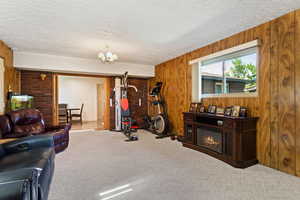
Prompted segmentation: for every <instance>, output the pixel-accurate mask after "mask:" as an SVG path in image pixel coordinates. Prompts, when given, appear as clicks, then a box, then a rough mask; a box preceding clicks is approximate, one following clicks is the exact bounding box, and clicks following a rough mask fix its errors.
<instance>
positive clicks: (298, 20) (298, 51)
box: [295, 11, 300, 176]
mask: <svg viewBox="0 0 300 200" xmlns="http://www.w3.org/2000/svg"><path fill="white" fill-rule="evenodd" d="M295 102H296V127H295V128H296V135H295V139H296V175H297V176H300V123H299V122H300V12H299V11H297V12H296V13H295Z"/></svg>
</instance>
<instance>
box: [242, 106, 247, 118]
mask: <svg viewBox="0 0 300 200" xmlns="http://www.w3.org/2000/svg"><path fill="white" fill-rule="evenodd" d="M247 114H248V109H247V108H246V107H241V109H240V117H247Z"/></svg>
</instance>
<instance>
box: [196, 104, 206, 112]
mask: <svg viewBox="0 0 300 200" xmlns="http://www.w3.org/2000/svg"><path fill="white" fill-rule="evenodd" d="M198 112H199V113H204V112H205V106H203V105H200V106H198Z"/></svg>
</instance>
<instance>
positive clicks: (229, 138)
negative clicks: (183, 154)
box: [178, 112, 258, 168]
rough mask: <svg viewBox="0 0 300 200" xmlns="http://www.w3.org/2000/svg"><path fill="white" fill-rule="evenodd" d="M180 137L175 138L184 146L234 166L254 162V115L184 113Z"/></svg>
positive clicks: (244, 165)
mask: <svg viewBox="0 0 300 200" xmlns="http://www.w3.org/2000/svg"><path fill="white" fill-rule="evenodd" d="M183 114H184V115H183V117H184V136H183V137H179V138H178V139H179V140H180V141H181V142H182V144H183V146H184V147H188V148H191V149H194V150H197V151H200V152H203V153H206V154H208V155H210V156H213V157H215V158H217V159H219V160H222V161H224V162H226V163H228V164H230V165H232V166H234V167H238V168H246V167H249V166H251V165H254V164H256V163H257V162H258V161H257V159H256V123H257V120H258V118H257V117H228V116H220V115H215V114H208V113H196V112H185V113H183Z"/></svg>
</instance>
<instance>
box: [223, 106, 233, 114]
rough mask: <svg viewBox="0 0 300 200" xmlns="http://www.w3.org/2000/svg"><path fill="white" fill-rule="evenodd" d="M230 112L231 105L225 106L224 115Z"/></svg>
mask: <svg viewBox="0 0 300 200" xmlns="http://www.w3.org/2000/svg"><path fill="white" fill-rule="evenodd" d="M231 112H232V107H231V106H229V107H226V108H225V111H224V115H225V116H231Z"/></svg>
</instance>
